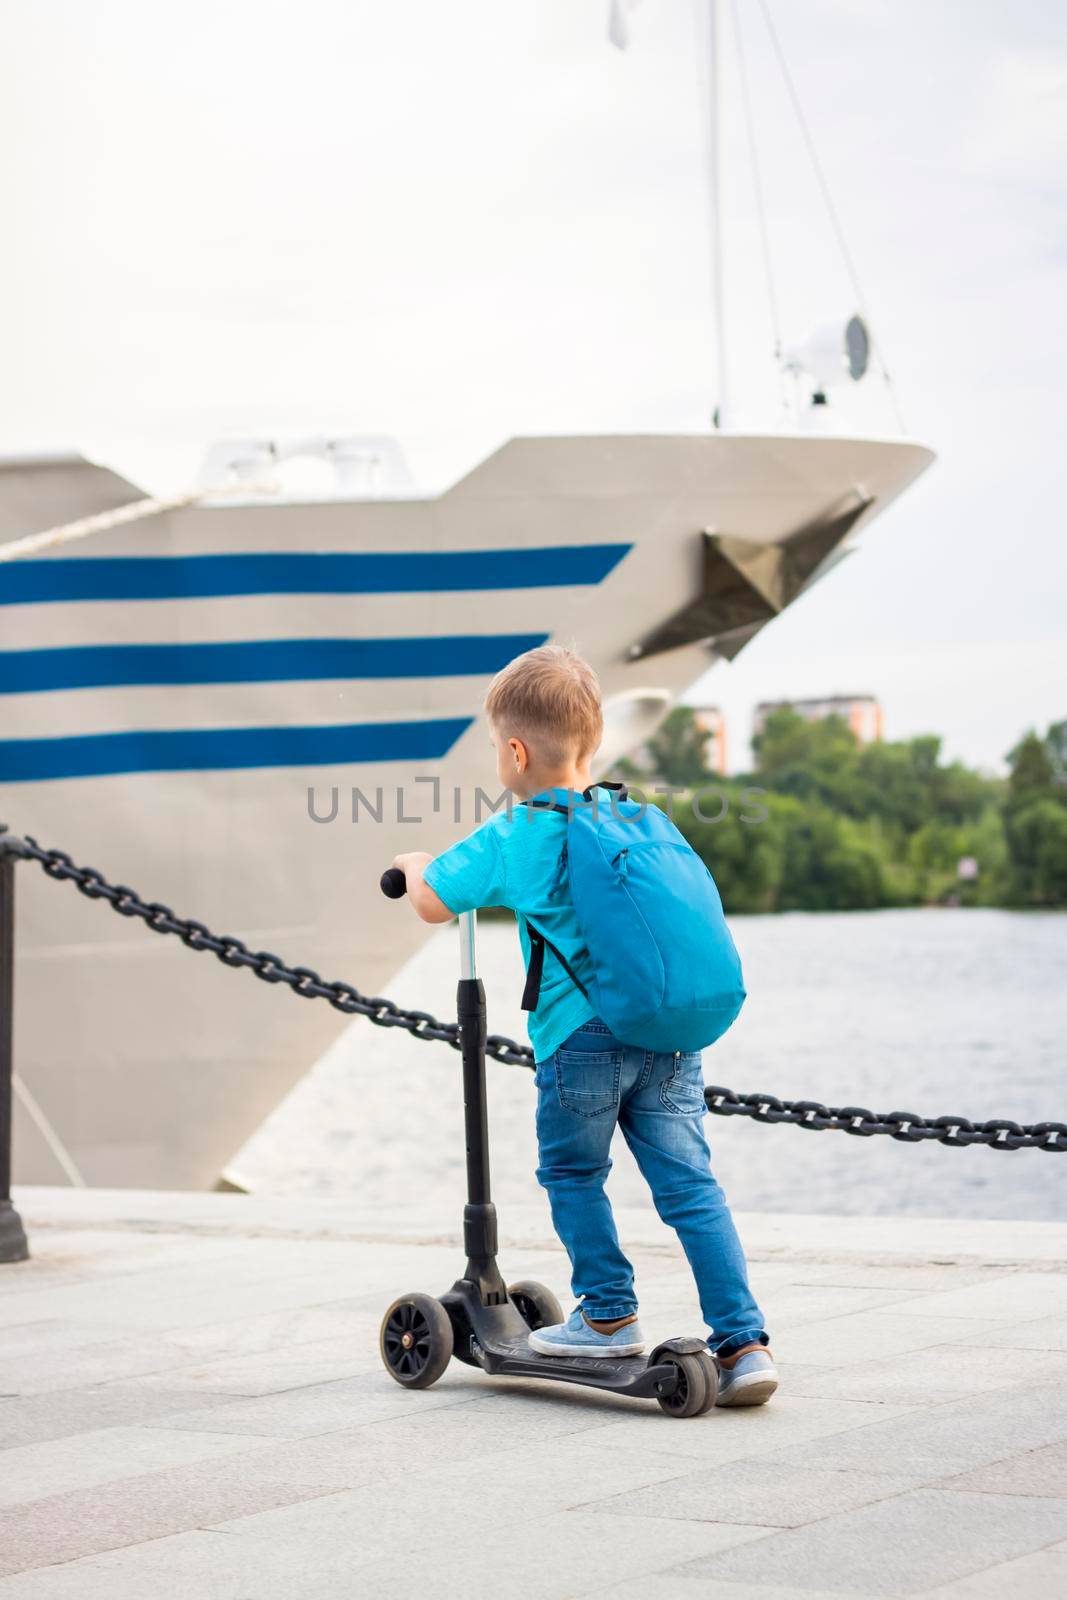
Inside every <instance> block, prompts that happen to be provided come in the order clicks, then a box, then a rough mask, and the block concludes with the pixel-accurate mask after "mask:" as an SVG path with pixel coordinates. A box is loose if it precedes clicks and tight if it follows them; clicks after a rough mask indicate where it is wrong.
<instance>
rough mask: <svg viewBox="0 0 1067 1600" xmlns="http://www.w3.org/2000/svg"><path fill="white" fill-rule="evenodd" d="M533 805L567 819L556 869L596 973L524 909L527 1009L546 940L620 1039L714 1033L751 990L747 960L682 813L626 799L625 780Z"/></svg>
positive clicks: (658, 1040)
mask: <svg viewBox="0 0 1067 1600" xmlns="http://www.w3.org/2000/svg"><path fill="white" fill-rule="evenodd" d="M598 790H599V791H601V792H600V793H598V792H597V791H598ZM527 804H528V805H531V806H533V807H536V808H538V809H541V808H543V809H545V810H552V811H561V812H563V813H564V815H565V816H566V817H567V818H568V826H567V832H566V838H565V839H564V843H563V859H562V860H561V863H560V869H561V873H562V872H566V874H567V876H568V878H569V880H570V886H571V897H572V901H573V904H574V909H575V912H576V913H577V917H578V923H579V926H580V928H581V931H582V937H583V939H584V941H585V944H586V947H587V948H588V951H589V956H590V959H591V961H592V964H593V972H594V977H593V982H592V987H591V988H587V987H586V985H585V984H584V983H582V982H581V981H580V979H579V978H578V977H577V976H576V975H575V973H574V972H573V971H572V970H571V967H570V966H569V964H568V963H567V961H566V960H565V958H564V957H563V956H562V955H561V953H560V952H559V951H558V950H557V949H556V947H555V945H553V944H551V943H550V942H549V940H548V939H546V938H545V936H544V934H543V933H541V932H539V930H538V929H537V928H535V927H534V926H533V924H532V923H531V922H530V920H529V918H528V917H524V918H523V920H524V922H525V923H526V928H527V931H528V933H529V937H530V965H529V968H528V970H527V974H526V989H525V992H524V994H523V997H522V1004H523V1009H524V1010H525V1011H533V1010H535V1009H536V1006H537V1001H538V996H539V995H540V992H541V974H542V971H543V969H544V961H545V952H546V951H549V952H550V953H551V954H552V955H553V956H554V958H555V959H556V960H557V961H558V962H559V963H560V964H561V966H563V968H564V969H565V970H566V972H567V973H568V974H569V976H570V977H571V979H572V980H573V981H574V983H576V984H577V986H578V988H579V989H580V990H581V991H582V993H583V994H584V995H585V997H586V999H587V1000H588V1001H589V1003H590V1005H591V1006H592V1007H593V1008H594V1010H595V1011H596V1014H597V1016H598V1017H599V1018H600V1019H601V1021H602V1022H604V1023H606V1024H607V1026H608V1027H609V1028H610V1029H611V1031H612V1033H613V1034H614V1035H615V1037H616V1038H617V1039H621V1040H622V1042H623V1043H624V1044H633V1045H638V1046H641V1047H642V1048H644V1049H646V1050H670V1051H676V1050H702V1049H703V1048H704V1047H705V1045H709V1044H714V1042H715V1040H716V1039H718V1038H721V1036H722V1035H723V1034H724V1033H725V1032H726V1030H727V1028H728V1027H729V1026H730V1024H731V1023H732V1022H733V1021H734V1020H735V1018H736V1017H737V1014H738V1012H739V1011H740V1010H741V1007H742V1005H743V1004H744V1001H745V985H744V980H743V978H742V975H741V962H740V959H739V957H738V954H737V951H736V949H735V948H734V942H733V940H732V939H731V937H730V930H729V929H728V928H727V926H726V919H725V917H724V916H723V909H722V901H721V900H720V899H719V891H718V889H716V887H715V880H714V878H713V877H712V875H711V873H710V872H709V871H708V869H707V867H706V866H705V865H704V863H703V861H701V859H700V857H699V856H698V855H697V854H696V852H695V851H694V850H693V849H692V848H691V846H690V845H688V844H687V843H686V841H685V840H684V839H683V838H682V835H681V834H680V833H679V832H678V829H677V828H676V827H675V826H674V823H673V822H672V821H671V820H670V818H669V817H668V816H667V815H666V813H665V812H664V811H661V810H660V808H659V807H658V806H652V805H646V804H645V802H643V801H637V800H630V799H628V797H627V793H626V790H625V789H624V788H623V786H622V785H621V784H605V783H602V784H597V785H595V786H594V787H593V788H591V789H586V790H585V792H584V794H583V795H582V798H581V800H580V801H579V800H577V799H575V801H574V803H573V805H571V806H564V805H557V804H555V803H554V802H553V803H552V804H551V805H549V804H548V803H547V802H545V801H536V800H533V801H528V802H527Z"/></svg>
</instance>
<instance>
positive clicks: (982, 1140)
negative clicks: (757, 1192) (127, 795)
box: [0, 824, 1067, 1154]
mask: <svg viewBox="0 0 1067 1600" xmlns="http://www.w3.org/2000/svg"><path fill="white" fill-rule="evenodd" d="M0 853H6V854H8V855H13V856H16V857H21V858H23V859H25V860H28V861H35V862H37V864H38V866H40V867H41V869H42V870H43V871H44V873H45V874H46V875H47V876H48V877H49V878H54V879H56V880H57V881H58V882H61V883H62V882H66V883H72V884H73V885H74V887H75V888H76V889H77V890H78V891H79V893H81V894H83V895H85V896H87V898H88V899H90V900H103V901H105V902H106V903H107V904H108V905H109V906H110V907H111V909H112V911H115V912H117V913H118V915H119V916H120V917H137V918H139V919H140V920H141V921H142V922H143V923H144V924H145V926H146V927H147V928H150V929H151V930H152V932H153V933H160V934H174V935H175V937H176V938H178V939H180V940H181V942H182V944H184V945H185V946H186V948H187V949H189V950H197V951H208V952H210V954H211V955H213V956H216V957H217V958H218V960H219V961H221V962H222V963H223V964H224V965H225V966H227V967H245V968H247V969H248V970H249V971H250V972H252V973H253V974H254V975H255V977H257V978H261V979H262V980H263V982H264V983H283V984H285V985H286V986H287V987H288V988H290V989H291V990H292V992H293V993H294V994H297V995H299V996H300V997H301V998H302V999H304V1000H325V1001H327V1002H328V1003H329V1004H330V1005H331V1006H333V1007H334V1009H335V1010H337V1011H341V1012H343V1013H344V1014H345V1015H346V1016H361V1017H366V1018H367V1019H368V1021H370V1022H373V1023H374V1024H375V1026H376V1027H379V1028H403V1029H404V1031H405V1032H406V1033H410V1034H411V1035H412V1037H413V1038H415V1039H424V1040H431V1039H434V1040H440V1041H441V1043H443V1044H448V1045H451V1047H452V1048H453V1050H458V1049H459V1048H460V1033H459V1024H458V1023H456V1022H442V1021H440V1020H439V1019H438V1018H437V1017H435V1016H433V1015H432V1014H431V1013H430V1012H428V1011H411V1010H407V1009H405V1008H404V1007H403V1006H398V1005H397V1004H396V1002H395V1001H393V1000H386V999H382V998H381V997H380V996H374V997H371V996H368V995H364V994H361V993H360V991H359V990H358V989H357V988H355V986H354V985H353V984H350V983H345V982H343V981H342V980H335V981H333V982H328V981H327V980H326V979H324V978H322V977H320V976H319V974H318V973H317V972H316V971H315V970H314V968H313V967H291V966H289V965H288V964H287V963H286V962H285V961H283V960H282V958H281V957H280V956H276V955H274V954H272V953H271V952H270V951H269V950H249V948H248V946H247V945H246V944H245V943H244V941H243V940H242V939H238V938H237V937H236V936H235V935H233V934H216V933H212V932H211V930H210V929H209V928H207V927H205V926H204V924H203V923H202V922H196V921H194V920H193V918H191V917H180V916H178V915H177V914H176V913H175V912H173V911H172V910H171V909H170V907H169V906H166V905H163V904H162V903H161V902H160V901H158V900H143V899H142V898H141V896H140V895H139V894H138V893H137V891H136V890H135V889H130V888H127V887H126V885H125V884H113V883H109V882H108V881H107V879H106V878H105V877H104V875H103V873H102V872H98V871H96V869H95V868H94V867H79V866H76V865H75V864H74V862H73V861H72V859H71V857H70V856H69V855H67V854H66V853H65V852H64V851H62V850H47V849H44V848H43V847H42V846H41V845H39V844H38V843H37V841H36V839H33V838H31V837H29V836H27V837H26V838H25V839H20V838H16V837H15V836H14V835H12V834H9V833H7V832H5V831H4V829H3V824H0ZM486 1054H487V1055H489V1056H491V1057H492V1058H493V1060H494V1061H502V1062H504V1063H505V1065H507V1066H517V1067H527V1068H530V1069H531V1070H532V1068H533V1066H534V1055H533V1051H532V1050H531V1049H530V1046H529V1045H526V1044H520V1043H519V1042H518V1040H516V1039H508V1038H506V1037H504V1036H503V1035H501V1034H491V1035H490V1036H489V1038H488V1039H487V1040H486ZM704 1098H705V1101H706V1102H707V1107H708V1110H709V1111H711V1112H714V1113H715V1115H716V1116H720V1117H750V1118H751V1119H752V1121H753V1122H760V1123H765V1124H771V1123H790V1124H791V1125H792V1126H793V1127H797V1128H808V1129H812V1130H815V1131H822V1130H824V1129H827V1128H832V1129H834V1130H836V1131H837V1132H839V1133H850V1134H853V1135H854V1136H856V1137H857V1138H861V1139H869V1138H871V1137H872V1136H873V1135H874V1134H878V1133H884V1134H886V1135H888V1137H889V1138H891V1139H898V1140H900V1141H901V1142H903V1143H905V1144H920V1143H922V1142H924V1141H926V1140H933V1141H935V1142H936V1143H937V1144H943V1145H950V1146H952V1147H954V1148H956V1149H962V1148H964V1147H965V1146H967V1145H975V1144H980V1145H985V1146H986V1147H987V1148H988V1149H990V1150H1046V1151H1050V1152H1054V1153H1059V1154H1063V1153H1067V1122H1033V1123H1019V1122H1014V1121H1012V1120H1011V1119H1010V1118H1007V1117H994V1118H990V1119H988V1120H987V1121H985V1122H973V1121H971V1120H970V1119H969V1118H967V1117H959V1116H942V1117H922V1116H920V1115H919V1114H918V1113H917V1112H914V1111H889V1112H885V1113H879V1112H874V1111H869V1110H868V1109H867V1108H866V1106H825V1105H823V1104H822V1102H821V1101H818V1100H780V1099H779V1098H778V1097H777V1096H776V1095H773V1094H738V1093H737V1092H736V1091H735V1090H733V1089H725V1088H722V1087H721V1086H719V1085H710V1086H708V1087H707V1088H706V1089H705V1091H704Z"/></svg>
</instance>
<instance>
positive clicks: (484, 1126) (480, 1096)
mask: <svg viewBox="0 0 1067 1600" xmlns="http://www.w3.org/2000/svg"><path fill="white" fill-rule="evenodd" d="M475 922H476V919H475V914H474V912H473V911H465V912H464V913H463V915H462V916H461V917H460V919H459V951H460V971H461V973H462V976H461V978H460V980H459V985H458V988H457V991H456V1015H457V1017H458V1019H459V1033H460V1048H461V1053H462V1057H463V1125H464V1131H465V1133H466V1144H467V1204H466V1205H465V1206H464V1208H463V1242H464V1248H465V1249H466V1252H467V1269H466V1271H465V1273H464V1277H465V1278H467V1279H468V1281H469V1282H471V1283H473V1284H476V1285H477V1287H478V1291H479V1295H480V1297H481V1300H482V1304H483V1305H496V1304H502V1303H503V1302H504V1301H505V1300H506V1299H507V1291H506V1289H505V1287H504V1281H503V1279H502V1278H501V1276H500V1269H499V1267H498V1266H497V1264H496V1250H497V1234H496V1208H495V1206H494V1205H493V1201H492V1195H491V1191H490V1185H489V1108H488V1106H487V1104H486V1094H485V1036H486V1017H485V990H484V988H483V987H482V983H481V980H480V979H479V978H478V977H477V976H476V971H477V961H476V953H475Z"/></svg>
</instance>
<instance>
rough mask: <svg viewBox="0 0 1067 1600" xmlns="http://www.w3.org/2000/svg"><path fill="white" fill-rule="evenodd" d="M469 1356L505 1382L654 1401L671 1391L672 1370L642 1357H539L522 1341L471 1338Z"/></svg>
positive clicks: (522, 1339)
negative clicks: (531, 1381)
mask: <svg viewBox="0 0 1067 1600" xmlns="http://www.w3.org/2000/svg"><path fill="white" fill-rule="evenodd" d="M470 1354H471V1356H472V1358H473V1359H474V1361H476V1362H477V1364H478V1366H480V1367H481V1368H482V1370H483V1371H485V1372H489V1373H494V1374H499V1375H500V1376H501V1377H506V1378H540V1379H542V1380H547V1381H548V1382H551V1383H581V1384H586V1385H588V1386H589V1387H592V1388H594V1389H609V1390H611V1392H612V1393H613V1394H625V1395H632V1396H634V1397H635V1398H637V1399H648V1400H654V1399H655V1398H656V1396H657V1395H658V1394H659V1392H660V1391H661V1389H662V1390H666V1391H669V1390H671V1389H673V1387H674V1384H675V1382H676V1370H675V1368H674V1367H673V1366H672V1365H670V1364H669V1363H667V1362H657V1363H656V1365H655V1366H654V1367H650V1366H649V1365H648V1362H647V1361H646V1359H645V1357H644V1356H619V1357H618V1359H617V1360H614V1361H611V1360H608V1359H607V1358H605V1357H600V1356H542V1355H538V1354H537V1352H536V1350H531V1349H530V1346H529V1345H528V1344H527V1342H526V1339H525V1337H519V1338H504V1339H501V1340H499V1341H497V1340H494V1341H493V1343H492V1345H490V1346H488V1347H487V1346H484V1345H482V1344H481V1343H480V1342H479V1340H478V1338H477V1335H472V1336H471V1344H470Z"/></svg>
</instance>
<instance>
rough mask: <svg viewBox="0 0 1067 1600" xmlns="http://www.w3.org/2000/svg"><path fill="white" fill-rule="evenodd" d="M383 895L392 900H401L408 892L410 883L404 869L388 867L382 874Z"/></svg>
mask: <svg viewBox="0 0 1067 1600" xmlns="http://www.w3.org/2000/svg"><path fill="white" fill-rule="evenodd" d="M381 887H382V893H383V894H384V895H387V896H388V897H389V899H390V900H401V899H403V897H404V895H406V894H407V892H408V881H407V879H406V878H405V876H404V872H403V868H402V867H387V868H386V870H385V871H384V872H383V873H382V885H381Z"/></svg>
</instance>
